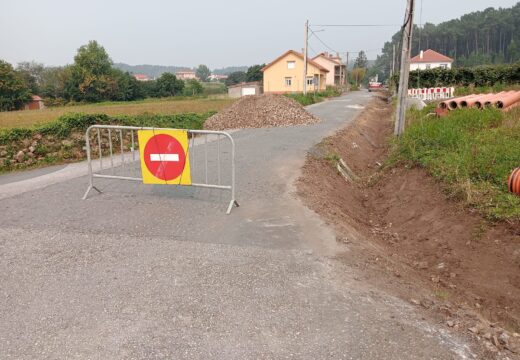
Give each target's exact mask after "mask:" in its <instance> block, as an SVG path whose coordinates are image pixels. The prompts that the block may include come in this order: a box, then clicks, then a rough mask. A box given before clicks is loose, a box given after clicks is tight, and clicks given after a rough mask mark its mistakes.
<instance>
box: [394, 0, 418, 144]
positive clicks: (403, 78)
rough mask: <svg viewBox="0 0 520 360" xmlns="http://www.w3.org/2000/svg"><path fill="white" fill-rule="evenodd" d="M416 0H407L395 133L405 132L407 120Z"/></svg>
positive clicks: (397, 134) (398, 134)
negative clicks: (407, 98)
mask: <svg viewBox="0 0 520 360" xmlns="http://www.w3.org/2000/svg"><path fill="white" fill-rule="evenodd" d="M414 8H415V0H407V4H406V14H405V19H406V20H405V23H404V25H403V50H402V52H401V72H400V75H399V92H398V93H397V111H396V116H395V128H394V134H395V135H396V136H400V135H402V134H403V133H404V128H405V121H406V97H407V95H408V79H409V77H410V49H411V46H412V29H413V11H414Z"/></svg>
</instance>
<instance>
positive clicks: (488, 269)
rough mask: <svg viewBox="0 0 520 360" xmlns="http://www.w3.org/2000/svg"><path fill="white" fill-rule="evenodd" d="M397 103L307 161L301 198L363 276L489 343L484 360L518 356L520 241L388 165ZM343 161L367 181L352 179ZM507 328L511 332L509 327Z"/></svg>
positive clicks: (376, 107)
mask: <svg viewBox="0 0 520 360" xmlns="http://www.w3.org/2000/svg"><path fill="white" fill-rule="evenodd" d="M391 118H392V116H391V106H390V105H388V104H387V102H386V100H384V99H383V98H380V99H377V100H374V101H373V102H372V103H371V104H370V105H369V106H368V107H367V109H366V110H365V111H364V112H363V113H362V114H361V116H360V117H359V118H358V119H357V120H356V121H355V123H354V124H353V125H352V126H350V127H348V128H346V129H344V130H341V131H339V132H338V133H337V134H336V135H334V136H332V137H330V138H327V139H325V140H324V141H322V142H321V143H320V144H319V145H317V146H316V147H315V148H314V149H313V151H311V152H310V153H309V155H308V157H307V161H306V164H305V166H304V170H303V176H302V177H301V178H300V180H299V182H298V192H299V194H300V195H301V196H302V197H303V199H304V202H305V203H306V204H307V205H308V206H309V207H310V208H311V209H313V210H314V211H316V212H317V213H319V214H320V215H321V216H322V217H323V218H324V219H325V220H326V222H327V223H329V224H332V225H333V226H334V227H335V228H336V230H337V231H338V232H339V233H341V234H342V238H341V239H340V240H341V241H342V242H344V243H347V244H348V247H349V248H350V249H351V250H352V251H349V252H347V253H346V254H345V255H343V260H344V261H345V262H346V263H350V264H352V263H354V264H356V265H357V266H358V267H359V268H362V269H364V270H365V271H366V274H367V276H366V278H365V279H362V280H364V281H367V282H369V283H374V284H376V285H377V286H380V287H382V288H384V289H386V290H387V291H389V292H390V293H394V294H396V295H398V296H400V297H402V298H403V299H406V300H408V301H410V302H411V303H412V304H416V305H417V306H418V307H423V308H427V309H430V310H434V311H433V312H432V313H433V314H435V316H436V319H437V321H439V322H441V323H443V324H445V326H446V327H447V328H452V329H453V330H456V331H459V332H466V331H468V330H469V332H470V333H473V334H474V336H475V337H476V338H477V339H480V340H482V341H481V344H482V347H483V348H484V349H485V350H484V351H485V352H486V354H487V355H486V356H489V357H491V356H499V355H497V354H499V351H501V352H502V353H501V354H502V355H504V354H505V353H507V354H508V356H514V355H512V354H513V353H516V354H517V355H518V354H520V344H519V343H520V337H519V336H518V332H520V300H519V299H520V271H519V270H520V236H519V234H518V233H516V234H515V232H514V231H513V230H514V229H511V228H509V227H507V226H506V225H504V224H502V225H492V224H489V223H488V222H486V221H484V220H483V219H482V218H480V217H479V216H478V215H476V214H472V213H471V211H468V209H462V208H460V206H458V205H457V204H456V203H454V202H450V201H448V200H447V199H446V197H445V195H444V194H443V193H442V191H441V185H440V184H437V183H435V182H434V181H433V180H432V178H430V177H429V176H428V175H427V174H426V173H425V172H424V171H423V170H420V169H406V168H386V167H385V166H384V165H383V164H384V163H385V160H386V158H387V156H388V152H389V138H390V136H391V133H392V129H393V124H392V122H391ZM339 158H342V159H344V160H345V161H346V163H347V164H348V166H349V167H350V168H351V169H352V170H353V172H354V173H355V174H356V175H358V176H359V177H360V180H359V181H358V182H355V183H347V181H345V179H344V178H343V177H342V176H341V175H340V174H339V172H338V170H337V169H336V163H337V161H338V159H339ZM503 329H507V331H504V330H503Z"/></svg>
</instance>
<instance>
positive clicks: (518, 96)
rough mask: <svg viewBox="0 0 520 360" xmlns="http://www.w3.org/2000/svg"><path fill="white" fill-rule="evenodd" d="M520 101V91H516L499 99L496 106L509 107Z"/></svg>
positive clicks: (500, 107)
mask: <svg viewBox="0 0 520 360" xmlns="http://www.w3.org/2000/svg"><path fill="white" fill-rule="evenodd" d="M519 101H520V91H516V92H514V93H512V94H507V95H505V96H504V97H503V98H502V99H500V100H498V101H497V102H496V103H495V104H496V105H495V106H496V107H497V108H499V109H504V108H507V107H508V106H511V105H513V104H515V103H517V102H519Z"/></svg>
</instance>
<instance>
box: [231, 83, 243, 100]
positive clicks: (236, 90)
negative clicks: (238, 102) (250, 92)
mask: <svg viewBox="0 0 520 360" xmlns="http://www.w3.org/2000/svg"><path fill="white" fill-rule="evenodd" d="M228 96H229V97H230V98H239V97H241V96H242V88H241V87H239V86H234V87H230V88H228Z"/></svg>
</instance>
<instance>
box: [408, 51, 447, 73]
mask: <svg viewBox="0 0 520 360" xmlns="http://www.w3.org/2000/svg"><path fill="white" fill-rule="evenodd" d="M452 63H453V59H452V58H449V57H447V56H445V55H442V54H439V53H438V52H437V51H433V50H431V49H428V50H426V51H422V50H421V52H420V53H419V55H417V56H414V57H413V58H411V59H410V71H413V70H427V69H435V68H442V69H451V64H452Z"/></svg>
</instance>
